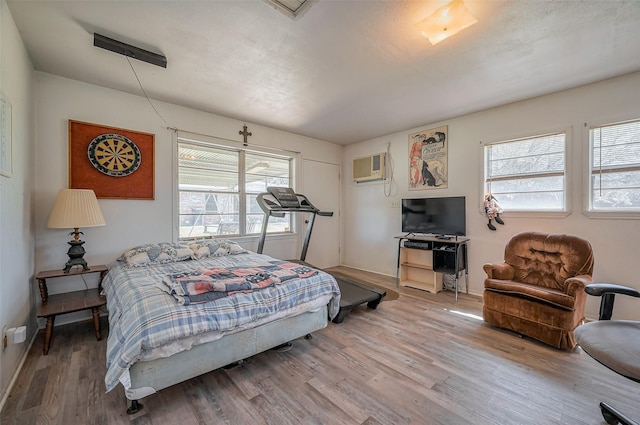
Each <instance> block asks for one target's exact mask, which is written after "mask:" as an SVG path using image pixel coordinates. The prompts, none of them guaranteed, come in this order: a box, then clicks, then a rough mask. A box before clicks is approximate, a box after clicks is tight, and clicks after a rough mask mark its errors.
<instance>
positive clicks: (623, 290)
mask: <svg viewBox="0 0 640 425" xmlns="http://www.w3.org/2000/svg"><path fill="white" fill-rule="evenodd" d="M584 291H585V292H586V293H587V294H589V295H593V296H595V297H602V300H601V301H600V317H599V319H600V320H610V319H611V315H612V313H613V303H614V301H615V297H616V294H623V295H629V296H631V297H636V298H640V292H638V291H637V290H635V289H633V288H629V287H628V286H622V285H616V284H614V283H592V284H590V285H587V286H586V287H585V288H584Z"/></svg>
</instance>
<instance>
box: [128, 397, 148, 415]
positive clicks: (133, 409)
mask: <svg viewBox="0 0 640 425" xmlns="http://www.w3.org/2000/svg"><path fill="white" fill-rule="evenodd" d="M143 407H144V406H143V405H142V403H140V402H138V400H131V406H130V407H129V408H128V409H127V414H129V415H133V414H136V413H138V412H139V411H141V410H142V408H143Z"/></svg>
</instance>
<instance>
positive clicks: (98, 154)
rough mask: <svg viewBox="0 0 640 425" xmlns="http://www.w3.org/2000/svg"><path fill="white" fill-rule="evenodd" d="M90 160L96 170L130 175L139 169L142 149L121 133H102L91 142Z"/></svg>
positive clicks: (113, 174) (111, 174)
mask: <svg viewBox="0 0 640 425" xmlns="http://www.w3.org/2000/svg"><path fill="white" fill-rule="evenodd" d="M87 155H88V156H89V161H91V165H93V166H94V167H95V169H96V170H98V171H100V172H101V173H104V174H106V175H108V176H113V177H123V176H128V175H129V174H131V173H133V172H134V171H136V170H137V169H138V167H139V166H140V162H141V160H142V157H141V156H140V149H138V147H137V146H136V144H135V143H133V142H132V141H131V140H130V139H128V138H127V137H125V136H123V135H121V134H101V135H100V136H98V137H96V138H95V139H93V140H92V141H91V143H89V148H88V150H87Z"/></svg>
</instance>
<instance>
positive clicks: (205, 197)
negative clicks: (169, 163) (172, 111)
mask: <svg viewBox="0 0 640 425" xmlns="http://www.w3.org/2000/svg"><path fill="white" fill-rule="evenodd" d="M292 166H293V159H292V158H290V157H285V156H278V155H271V154H265V153H261V152H252V151H247V150H245V149H232V148H228V147H223V146H217V145H211V144H206V143H197V142H194V141H192V140H189V141H187V140H184V139H180V138H179V139H178V194H179V196H178V199H179V206H178V216H179V217H178V220H179V228H180V239H193V238H200V237H207V236H218V235H224V236H245V235H254V234H259V233H260V230H261V226H262V221H263V218H264V213H263V212H262V210H261V209H260V207H259V206H258V204H257V203H256V196H257V195H258V194H259V193H261V192H265V191H266V189H267V186H287V187H290V185H291V170H292ZM289 231H291V217H290V216H289V215H288V214H287V215H286V216H285V217H284V218H273V219H272V220H270V221H269V227H268V228H267V232H268V233H275V232H289Z"/></svg>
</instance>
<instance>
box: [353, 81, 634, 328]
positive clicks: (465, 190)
mask: <svg viewBox="0 0 640 425" xmlns="http://www.w3.org/2000/svg"><path fill="white" fill-rule="evenodd" d="M452 96H464V93H452ZM634 114H635V115H634ZM631 118H640V73H634V74H629V75H626V76H623V77H620V78H615V79H611V80H607V81H602V82H599V83H596V84H591V85H588V86H584V87H580V88H576V89H573V90H568V91H563V92H559V93H555V94H551V95H547V96H542V97H538V98H534V99H529V100H526V101H523V102H518V103H514V104H511V105H506V106H503V107H499V108H494V109H489V110H485V111H482V112H479V113H475V114H471V115H467V116H463V117H459V118H455V119H451V120H446V121H442V122H436V123H431V124H425V125H424V126H420V127H416V128H413V129H407V130H406V131H403V132H400V133H395V134H391V135H389V136H386V137H380V138H377V139H373V140H368V141H365V142H362V143H358V144H355V145H350V146H348V147H347V148H346V149H345V153H344V157H343V162H344V164H345V165H344V175H345V176H347V177H348V176H351V160H352V159H353V158H355V157H357V156H361V155H366V154H370V153H376V152H381V151H385V150H386V149H387V144H389V145H390V152H391V160H392V163H393V165H394V174H393V182H392V183H391V184H390V185H387V187H386V189H387V193H389V187H390V190H391V196H389V197H386V196H385V193H384V190H383V189H385V187H383V185H382V184H381V183H365V184H362V183H361V184H359V185H355V184H353V183H352V182H351V181H350V179H348V178H345V179H343V211H344V227H343V228H344V234H343V240H344V242H345V246H344V251H343V252H344V254H343V263H344V264H345V265H348V266H352V267H356V268H360V269H365V270H370V271H374V272H378V273H383V274H387V275H392V276H395V274H396V255H397V246H398V244H397V240H395V239H394V236H396V235H399V234H400V233H401V232H400V230H401V228H400V219H401V217H400V215H401V214H400V209H399V208H392V207H391V203H392V201H393V200H400V199H402V198H409V197H414V198H417V197H431V196H459V195H462V196H466V198H467V234H468V237H469V238H471V242H470V245H469V268H470V273H469V277H470V285H469V290H470V292H471V293H474V294H478V295H480V294H482V290H483V281H484V277H485V275H484V273H483V271H482V264H484V263H487V262H499V261H502V259H503V254H504V246H505V244H506V242H507V241H508V240H509V238H510V237H511V236H512V235H514V234H515V233H518V232H521V231H527V230H532V231H541V232H550V233H567V234H574V235H577V236H581V237H583V238H586V239H588V240H589V241H590V242H591V244H592V245H593V249H594V255H595V269H594V280H595V281H600V282H614V283H619V284H626V285H630V286H634V287H636V288H638V289H640V280H639V279H638V277H637V272H636V269H635V267H634V266H633V265H634V264H635V263H636V262H637V261H638V256H637V251H636V245H637V241H638V236H640V220H614V219H590V218H588V217H586V216H585V215H584V214H583V213H582V210H583V208H582V205H583V195H582V194H583V192H584V191H585V190H587V188H586V187H585V184H584V182H583V178H584V173H585V172H586V170H587V169H586V168H585V165H584V164H585V159H584V155H585V154H586V152H585V150H586V149H587V148H588V139H587V137H586V132H585V130H584V123H585V122H587V123H592V122H598V123H602V122H607V121H609V122H614V121H616V120H622V119H631ZM440 125H447V126H448V127H449V128H448V130H449V142H450V144H449V187H448V188H447V189H432V190H419V191H409V189H408V135H409V134H410V133H414V132H416V131H420V130H423V129H429V128H434V127H438V126H440ZM562 128H570V133H569V134H568V145H569V157H568V161H569V165H568V167H569V172H568V179H569V181H568V184H569V190H570V193H571V194H572V198H571V200H570V205H571V208H572V213H571V214H570V215H569V216H567V217H562V218H558V217H556V218H542V217H531V216H529V217H523V216H510V215H509V214H503V215H502V217H503V218H504V220H505V225H504V226H499V225H497V230H496V231H491V230H489V229H488V228H487V226H486V223H487V219H486V217H484V216H483V215H481V213H480V211H481V202H482V196H483V193H482V186H481V179H482V163H483V160H482V149H481V144H480V143H481V142H492V141H499V140H508V139H510V138H514V137H524V136H531V135H536V134H540V133H541V132H545V131H549V130H558V129H562ZM363 247H366V251H363ZM363 252H366V255H365V254H363ZM598 303H599V299H594V298H592V299H590V300H589V301H588V304H587V316H588V317H591V318H596V317H597V311H598ZM616 307H617V308H616V309H615V311H614V317H618V318H629V319H637V320H640V309H638V304H637V300H635V299H629V298H627V299H623V298H622V297H618V299H617V300H616Z"/></svg>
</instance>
